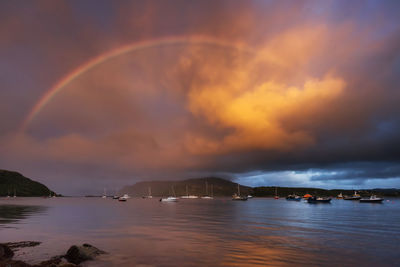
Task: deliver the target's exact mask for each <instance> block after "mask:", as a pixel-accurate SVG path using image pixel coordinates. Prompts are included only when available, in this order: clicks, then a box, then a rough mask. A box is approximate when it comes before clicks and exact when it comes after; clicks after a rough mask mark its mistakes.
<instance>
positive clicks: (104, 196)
mask: <svg viewBox="0 0 400 267" xmlns="http://www.w3.org/2000/svg"><path fill="white" fill-rule="evenodd" d="M101 198H107V194H106V189H105V188H104V190H103V196H101Z"/></svg>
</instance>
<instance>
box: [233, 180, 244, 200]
mask: <svg viewBox="0 0 400 267" xmlns="http://www.w3.org/2000/svg"><path fill="white" fill-rule="evenodd" d="M237 189H238V192H237V194H234V195H233V196H232V200H243V201H244V200H247V197H246V196H241V195H240V185H239V184H237Z"/></svg>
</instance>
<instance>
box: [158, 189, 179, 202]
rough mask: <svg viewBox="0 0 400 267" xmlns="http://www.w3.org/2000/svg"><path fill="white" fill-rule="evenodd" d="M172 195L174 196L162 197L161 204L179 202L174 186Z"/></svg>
mask: <svg viewBox="0 0 400 267" xmlns="http://www.w3.org/2000/svg"><path fill="white" fill-rule="evenodd" d="M172 193H173V195H174V196H169V197H162V198H160V201H161V202H177V201H178V198H177V197H176V195H175V190H174V187H173V186H172Z"/></svg>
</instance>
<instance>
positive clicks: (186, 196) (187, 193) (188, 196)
mask: <svg viewBox="0 0 400 267" xmlns="http://www.w3.org/2000/svg"><path fill="white" fill-rule="evenodd" d="M181 198H199V197H198V196H195V195H189V190H188V186H187V185H186V195H185V196H181Z"/></svg>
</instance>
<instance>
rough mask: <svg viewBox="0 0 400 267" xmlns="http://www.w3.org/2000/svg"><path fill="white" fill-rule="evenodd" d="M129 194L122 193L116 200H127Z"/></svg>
mask: <svg viewBox="0 0 400 267" xmlns="http://www.w3.org/2000/svg"><path fill="white" fill-rule="evenodd" d="M128 198H129V196H128V195H127V194H124V195H123V196H122V197H120V198H118V201H127V200H128Z"/></svg>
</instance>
